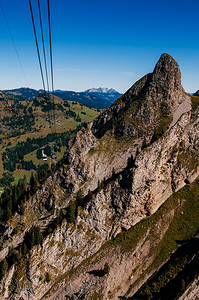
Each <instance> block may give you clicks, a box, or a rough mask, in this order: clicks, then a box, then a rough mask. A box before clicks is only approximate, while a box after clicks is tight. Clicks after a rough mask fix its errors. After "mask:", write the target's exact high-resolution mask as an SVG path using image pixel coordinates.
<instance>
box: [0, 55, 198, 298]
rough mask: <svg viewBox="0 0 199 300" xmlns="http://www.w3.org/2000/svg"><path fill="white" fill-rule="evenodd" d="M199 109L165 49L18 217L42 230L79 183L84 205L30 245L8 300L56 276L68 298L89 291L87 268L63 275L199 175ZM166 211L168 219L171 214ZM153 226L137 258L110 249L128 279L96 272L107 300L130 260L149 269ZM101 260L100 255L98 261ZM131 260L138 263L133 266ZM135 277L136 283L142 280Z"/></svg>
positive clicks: (73, 146)
mask: <svg viewBox="0 0 199 300" xmlns="http://www.w3.org/2000/svg"><path fill="white" fill-rule="evenodd" d="M198 116H199V106H198V105H195V106H194V107H193V108H192V106H191V96H188V95H187V94H186V93H185V91H184V89H183V87H182V86H181V73H180V69H179V67H178V64H177V63H176V62H175V60H174V59H173V58H172V57H170V56H169V55H168V54H163V55H162V56H161V58H160V60H159V61H158V63H157V64H156V66H155V68H154V71H153V73H151V74H148V75H146V76H145V77H143V78H142V79H140V80H139V81H138V82H136V83H135V84H134V85H133V86H132V87H131V88H130V89H129V90H128V91H127V92H126V93H125V94H124V95H123V96H122V97H120V98H119V99H118V100H117V101H116V102H115V103H113V104H112V105H111V107H110V108H108V109H107V110H106V111H104V112H103V113H102V114H101V115H100V116H99V117H98V118H97V119H96V120H94V121H93V122H91V123H90V124H88V125H85V126H83V127H82V128H81V130H80V131H79V132H78V133H77V135H76V137H75V139H74V140H73V141H71V143H70V147H69V149H68V150H67V152H66V154H65V156H64V159H63V161H62V163H61V164H60V166H59V168H58V170H57V171H56V172H55V174H54V175H53V176H52V177H50V178H48V179H47V181H46V182H45V184H44V185H43V186H42V187H41V188H40V190H39V191H37V193H36V194H35V195H34V196H33V197H32V198H31V199H30V200H29V201H28V202H27V205H26V211H25V215H24V217H23V218H21V217H18V216H15V223H16V220H18V222H21V223H23V224H25V225H24V226H25V227H26V229H25V230H26V231H27V228H30V224H29V225H28V220H30V216H31V225H32V224H36V225H39V226H40V227H41V228H42V230H43V231H44V230H45V229H46V228H47V226H48V225H49V224H50V222H52V221H53V219H56V218H58V215H59V213H60V211H61V210H62V209H65V208H66V207H68V206H69V205H70V203H72V202H74V203H75V201H77V200H76V199H77V193H78V191H80V190H81V192H82V194H83V196H84V197H85V198H84V201H83V202H82V203H83V204H81V205H79V207H77V208H76V219H75V221H74V220H73V221H72V222H71V223H69V222H67V220H64V218H63V220H62V222H61V223H60V224H59V226H58V227H56V228H54V231H53V232H52V233H50V232H49V234H48V235H46V236H45V239H44V241H43V242H42V243H41V245H39V246H35V247H34V248H33V249H32V250H31V251H30V253H29V254H28V257H26V259H27V261H28V262H27V265H28V267H27V268H26V270H25V271H24V273H20V274H21V275H20V276H21V277H20V278H19V279H20V280H19V285H17V284H16V285H14V288H13V287H12V298H11V299H19V298H20V297H23V299H28V297H30V295H29V294H31V297H32V299H41V298H42V297H43V296H44V294H45V293H47V292H48V291H49V290H50V288H51V287H52V285H53V283H54V282H57V281H59V280H60V281H61V282H62V284H61V285H63V287H64V286H65V291H64V294H65V295H70V296H71V295H72V294H74V293H75V294H78V293H80V294H81V295H86V294H87V291H88V289H89V288H88V287H89V280H90V278H91V277H90V275H88V274H85V273H81V274H80V275H79V277H78V276H76V278H75V281H74V282H73V284H74V286H73V287H71V284H72V283H71V281H70V280H68V282H69V283H70V284H67V283H66V282H65V281H63V279H64V278H62V277H61V276H63V274H65V273H67V272H69V273H68V274H70V272H71V274H72V273H73V271H72V270H74V269H75V268H78V267H79V266H81V264H83V263H84V261H85V260H86V259H90V258H91V256H92V255H95V254H96V253H98V251H103V250H100V248H101V246H103V245H104V244H105V243H106V242H107V241H109V240H111V239H114V238H116V236H117V234H118V233H120V232H122V231H127V230H129V229H130V228H131V227H133V226H135V224H137V223H138V222H140V221H141V220H143V219H145V218H146V217H150V216H151V215H153V214H154V213H155V212H156V211H157V210H158V209H159V208H160V206H161V205H162V204H163V203H164V202H165V201H166V200H167V199H168V198H169V197H170V196H171V195H172V194H173V193H176V192H177V191H179V190H180V189H182V188H183V187H184V186H185V185H186V184H188V183H191V182H193V181H194V180H195V179H196V178H197V176H198V175H199V163H198V162H199V142H198V141H199V123H198V121H199V119H198ZM91 192H92V193H91ZM165 216H167V217H166V218H167V219H168V220H170V221H171V220H172V219H173V217H174V211H172V210H171V211H170V212H169V213H168V215H167V214H165ZM17 218H18V219H17ZM66 219H67V218H66ZM161 222H163V221H160V220H159V223H158V224H159V225H157V226H160V223H161ZM163 223H164V222H163ZM168 224H169V222H168ZM28 226H29V227H28ZM160 227H161V226H160ZM167 229H168V227H167V226H166V224H164V227H161V230H160V231H159V239H160V240H161V237H162V236H164V232H166V230H167ZM25 230H24V231H23V233H20V235H18V236H16V237H13V238H12V241H10V240H9V238H10V239H11V235H10V234H8V239H7V241H6V243H5V246H4V249H2V250H1V252H0V255H1V258H2V259H3V258H4V257H3V256H5V255H7V253H8V248H9V246H11V245H14V246H15V247H17V245H19V243H21V242H22V240H23V236H24V234H25ZM164 230H165V231H164ZM11 232H12V231H11ZM149 232H150V230H149V231H146V232H144V235H143V237H142V238H141V239H140V240H139V241H138V244H137V246H136V247H135V250H133V251H132V253H131V256H130V257H128V255H126V254H124V255H121V253H120V251H119V250H118V252H117V251H116V252H114V253H113V252H111V251H115V250H110V253H112V258H110V260H111V261H110V262H112V264H113V265H114V268H115V269H114V270H116V269H117V270H120V271H119V272H120V273H121V274H123V278H122V276H119V275H118V274H117V275H116V274H115V275H114V272H116V271H114V272H113V271H112V272H113V273H111V277H107V278H108V279H106V277H104V276H99V278H98V279H99V280H98V279H96V278H94V277H92V280H93V281H92V284H93V287H92V289H91V290H92V291H93V292H96V291H98V289H96V288H94V286H97V287H99V290H100V285H101V286H102V287H103V288H102V291H101V292H100V293H102V298H103V299H108V294H107V293H108V291H109V292H110V299H117V298H116V297H117V296H121V295H124V294H125V293H126V292H127V290H128V289H129V287H130V284H124V281H125V282H126V281H127V280H128V278H129V277H131V276H132V274H131V273H132V272H131V271H132V268H133V266H132V262H133V264H134V268H138V269H139V270H140V272H138V274H142V271H143V270H142V271H141V269H142V268H146V266H147V262H145V266H142V267H140V264H141V263H142V262H143V259H142V258H143V257H145V258H147V255H148V253H149V252H150V241H149V240H147V237H148V235H149ZM19 236H20V239H19ZM17 239H18V241H19V242H18V243H17ZM99 253H102V252H99ZM104 257H105V256H103V258H102V260H100V258H99V266H100V268H101V267H102V264H104V263H105V258H104ZM151 259H152V258H151ZM91 260H92V259H91ZM113 261H120V263H114V262H113ZM126 264H127V265H128V264H130V266H131V267H129V269H128V268H127V267H126ZM149 264H150V262H149ZM149 264H148V265H149ZM95 266H96V267H97V264H96V265H95ZM127 269H128V270H127ZM16 270H17V268H16ZM16 270H15V272H14V271H13V272H14V274H15V275H13V278H15V277H14V276H16ZM126 270H127V271H126ZM88 271H89V267H88ZM90 271H92V268H91V269H90ZM90 271H89V272H90ZM152 271H154V270H151V272H152ZM125 273H126V274H125ZM9 274H11V273H9ZM77 274H78V271H77ZM18 276H19V275H18ZM71 276H72V275H71ZM133 276H134V275H133ZM148 276H149V274H148ZM114 278H115V279H114ZM132 278H133V277H132ZM132 278H131V280H130V282H131V283H132V282H135V281H134V280H132ZM95 279H96V281H95ZM137 279H138V278H137ZM9 280H11V279H9ZM114 280H115V281H114ZM9 282H10V281H9ZM119 282H120V283H119ZM61 285H60V289H61ZM119 285H120V288H119ZM138 286H139V284H138V285H137V288H138ZM107 287H108V288H107ZM116 290H118V291H119V292H117V291H116ZM134 290H136V288H135V289H134ZM28 291H31V292H30V293H29V292H28ZM1 293H2V294H1V295H2V297H5V295H7V294H8V288H4V289H3V285H2V286H1ZM56 293H57V291H56ZM51 294H53V291H52V290H51ZM57 295H58V296H56V297H58V298H56V297H54V296H52V298H50V296H49V299H61V298H60V297H61V296H60V295H61V292H60V293H59V292H58V294H57ZM90 295H91V294H89V297H90ZM111 295H112V296H111ZM46 297H47V298H48V296H46ZM111 297H112V298H111ZM114 297H115V298H114ZM102 298H101V299H102ZM30 299H31V298H30ZM87 299H90V298H87Z"/></svg>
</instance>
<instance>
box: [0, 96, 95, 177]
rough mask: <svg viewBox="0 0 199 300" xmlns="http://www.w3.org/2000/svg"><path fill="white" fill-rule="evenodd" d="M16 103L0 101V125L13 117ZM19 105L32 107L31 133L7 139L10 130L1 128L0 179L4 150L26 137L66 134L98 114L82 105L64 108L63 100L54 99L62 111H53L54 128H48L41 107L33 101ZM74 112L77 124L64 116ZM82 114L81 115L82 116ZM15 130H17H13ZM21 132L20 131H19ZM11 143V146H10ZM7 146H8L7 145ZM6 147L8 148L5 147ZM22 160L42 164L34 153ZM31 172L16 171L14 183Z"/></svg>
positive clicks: (59, 155) (70, 104)
mask: <svg viewBox="0 0 199 300" xmlns="http://www.w3.org/2000/svg"><path fill="white" fill-rule="evenodd" d="M15 103H16V101H11V100H9V101H7V100H2V101H0V112H1V117H0V123H1V126H2V122H1V120H2V118H3V117H6V116H8V117H9V118H12V117H13V114H14V111H15V107H14V104H15ZM18 103H19V104H22V105H23V106H26V107H27V109H28V108H30V107H32V109H33V114H34V116H35V125H34V126H33V127H32V130H31V132H25V133H23V134H21V135H17V136H16V137H9V135H10V132H11V131H10V128H9V127H8V126H7V127H6V126H3V128H4V132H2V133H1V132H0V139H2V141H1V144H0V178H1V177H2V174H3V172H4V169H3V163H2V153H3V152H4V150H5V149H6V148H9V147H14V146H15V145H16V144H17V143H18V142H21V141H25V140H26V139H27V138H28V137H30V138H38V137H44V136H46V135H47V134H49V133H52V132H57V133H62V132H66V131H68V130H70V129H75V128H77V126H78V125H80V124H81V123H82V122H90V121H92V120H93V119H94V118H95V117H97V116H98V115H99V112H98V111H97V110H96V109H90V108H88V107H86V106H84V105H81V104H79V103H76V102H73V101H68V104H69V107H65V106H64V105H63V104H64V100H62V99H60V98H58V97H55V105H61V106H62V108H63V111H62V110H59V109H57V110H56V111H55V119H56V127H55V128H54V126H52V127H51V126H50V124H49V122H48V113H45V112H42V110H41V107H40V106H39V107H34V100H33V101H18ZM69 108H70V110H71V111H73V112H75V113H76V114H77V115H79V117H80V119H81V122H77V121H76V120H74V118H72V117H68V116H66V113H67V111H68V110H69ZM82 112H83V114H82ZM19 114H20V115H21V116H23V111H22V110H19ZM50 118H51V119H53V116H52V112H50ZM15 129H17V128H15ZM21 131H22V130H21ZM10 143H11V144H10ZM8 144H9V145H8ZM7 145H8V146H7ZM64 151H65V148H64V147H62V148H61V153H57V159H58V160H59V159H61V158H62V156H63V154H64ZM24 160H26V161H27V160H33V162H34V163H35V165H39V164H42V163H43V161H42V160H38V159H37V158H36V151H34V152H32V153H29V154H27V155H26V156H25V159H24ZM30 173H31V171H25V170H16V171H15V172H14V173H13V175H14V178H15V181H14V183H16V182H17V181H18V179H19V178H20V177H23V176H24V175H25V174H26V175H27V177H29V176H30Z"/></svg>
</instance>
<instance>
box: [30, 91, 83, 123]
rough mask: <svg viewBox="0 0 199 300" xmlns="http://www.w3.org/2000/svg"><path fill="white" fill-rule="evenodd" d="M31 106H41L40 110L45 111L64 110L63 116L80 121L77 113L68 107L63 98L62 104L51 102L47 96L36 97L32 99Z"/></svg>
mask: <svg viewBox="0 0 199 300" xmlns="http://www.w3.org/2000/svg"><path fill="white" fill-rule="evenodd" d="M44 97H45V96H44ZM75 104H76V103H75ZM33 106H35V107H41V111H42V112H45V113H46V112H49V111H51V110H61V111H63V112H65V117H71V118H73V119H74V120H75V121H76V122H81V118H80V117H79V115H77V114H76V113H75V112H74V111H72V110H71V109H70V104H69V102H68V101H67V100H64V103H63V105H62V104H61V103H57V104H53V102H52V101H51V100H50V99H49V98H46V99H43V98H40V97H38V98H37V99H35V100H34V101H33ZM66 108H68V110H66Z"/></svg>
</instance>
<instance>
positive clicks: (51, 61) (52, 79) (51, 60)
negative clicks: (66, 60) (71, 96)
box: [48, 0, 55, 128]
mask: <svg viewBox="0 0 199 300" xmlns="http://www.w3.org/2000/svg"><path fill="white" fill-rule="evenodd" d="M48 29H49V42H50V65H51V81H52V97H53V112H54V128H55V96H54V78H53V59H52V39H51V21H50V2H49V0H48Z"/></svg>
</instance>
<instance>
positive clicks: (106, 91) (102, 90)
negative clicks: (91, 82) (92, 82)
mask: <svg viewBox="0 0 199 300" xmlns="http://www.w3.org/2000/svg"><path fill="white" fill-rule="evenodd" d="M85 92H86V93H99V94H112V93H117V92H116V91H115V90H114V89H108V88H102V87H100V88H92V89H88V90H86V91H85Z"/></svg>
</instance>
